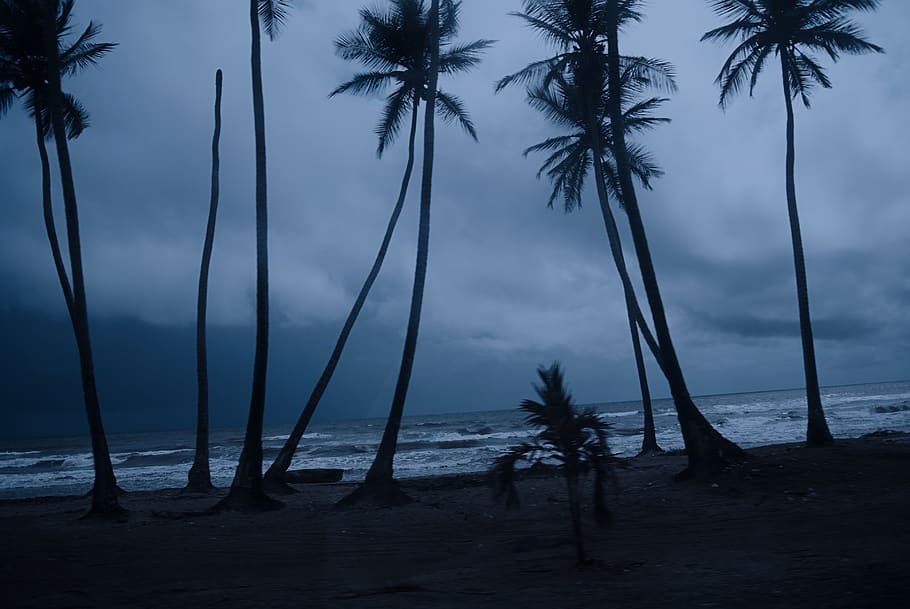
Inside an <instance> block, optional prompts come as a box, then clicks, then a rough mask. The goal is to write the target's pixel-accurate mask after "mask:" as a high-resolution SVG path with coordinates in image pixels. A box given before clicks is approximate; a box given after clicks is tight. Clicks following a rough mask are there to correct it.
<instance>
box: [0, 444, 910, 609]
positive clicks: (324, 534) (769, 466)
mask: <svg viewBox="0 0 910 609" xmlns="http://www.w3.org/2000/svg"><path fill="white" fill-rule="evenodd" d="M750 453H751V454H752V456H753V458H752V460H750V461H749V462H746V463H745V464H743V465H738V466H735V467H731V468H729V469H728V470H727V471H725V472H722V473H721V474H719V475H718V476H716V477H715V478H713V479H711V480H699V481H695V482H685V483H674V482H672V481H671V476H672V474H673V473H675V472H676V471H679V470H680V469H681V468H682V466H683V464H684V461H685V458H684V457H680V456H671V457H668V456H659V457H648V458H637V459H633V460H632V461H630V462H629V464H628V465H629V467H628V468H627V469H623V470H620V471H619V472H618V476H617V477H618V481H617V485H616V487H615V488H614V489H612V491H611V493H610V495H611V508H612V510H613V512H614V516H615V520H616V522H615V525H614V526H613V528H611V529H607V530H598V529H596V528H595V527H594V526H593V525H592V524H590V513H588V514H587V515H586V518H587V519H588V526H587V529H586V530H587V533H588V549H589V554H591V555H592V556H593V557H595V558H597V559H599V561H598V562H597V563H595V564H593V565H590V566H587V567H584V568H577V567H576V565H575V558H574V550H573V546H572V544H571V537H570V529H569V525H568V519H567V518H568V507H567V504H566V502H565V492H564V486H563V483H562V480H561V479H559V478H552V477H548V476H547V475H541V476H536V477H529V478H527V479H525V480H522V481H520V482H519V487H518V488H519V493H520V497H521V499H522V507H521V508H520V509H519V510H513V511H509V512H507V511H506V510H505V509H504V508H503V507H501V506H499V505H496V504H494V503H493V502H492V500H491V495H490V490H489V488H488V487H487V486H486V481H485V479H484V478H483V477H482V476H457V477H447V478H433V479H425V480H413V481H407V482H405V483H403V488H404V489H405V490H406V491H407V492H408V493H409V494H410V495H411V496H412V497H414V498H415V499H416V500H417V501H416V502H415V503H413V504H411V505H408V506H405V507H400V508H387V509H379V508H372V507H359V508H353V509H348V510H345V511H336V510H332V509H331V506H332V504H333V503H334V502H335V501H336V500H337V499H339V498H340V497H342V496H343V495H344V494H346V493H347V492H349V490H350V489H351V488H352V485H351V484H350V483H339V484H325V485H313V486H308V487H302V492H300V493H299V494H297V495H294V496H291V497H285V498H284V499H285V500H286V502H287V507H286V508H284V509H283V510H280V511H277V512H271V513H265V514H239V513H223V514H218V515H214V516H198V517H195V516H183V517H177V516H175V515H171V516H170V517H167V516H166V515H162V514H161V513H160V512H178V511H190V510H202V509H204V508H207V507H209V506H211V505H212V504H213V503H214V502H215V499H213V498H210V497H204V498H185V497H177V494H176V491H159V492H153V493H131V494H129V495H127V496H126V497H124V498H123V504H124V505H125V506H126V507H127V508H128V509H129V510H130V518H129V521H128V522H126V523H121V524H115V523H104V522H96V521H85V520H79V516H80V515H81V514H82V513H83V511H84V510H85V508H86V507H87V500H86V499H83V498H63V499H52V498H46V499H36V500H20V501H6V502H0V532H2V537H0V539H2V548H3V549H2V563H0V564H2V567H0V607H3V608H4V609H5V608H10V609H12V608H20V607H60V608H62V607H70V608H75V607H93V608H106V607H118V608H119V607H123V608H132V607H193V608H206V607H213V608H215V607H217V608H218V609H229V608H234V607H251V608H252V607H256V608H263V609H271V608H283V607H294V608H319V607H331V608H336V607H337V608H341V609H344V608H349V607H371V608H372V607H408V608H419V607H472V608H473V607H497V608H503V607H505V608H508V607H522V608H524V607H545V608H547V609H562V608H573V607H624V608H627V607H628V608H631V607H719V608H733V607H755V608H759V607H761V608H762V609H766V608H777V607H799V608H800V609H806V608H808V607H824V608H834V607H843V608H851V609H856V608H864V607H887V608H898V607H907V606H910V605H908V600H907V599H908V595H907V593H908V592H910V573H908V568H910V557H908V552H910V513H908V508H910V443H908V439H907V438H906V437H905V436H892V437H885V438H867V439H862V440H843V441H840V442H839V443H838V445H837V446H836V447H834V448H830V449H813V450H809V449H805V448H801V447H798V446H797V445H786V446H772V447H765V448H760V449H755V450H752V451H750ZM586 507H587V509H588V510H589V509H590V506H586Z"/></svg>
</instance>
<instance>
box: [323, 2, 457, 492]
mask: <svg viewBox="0 0 910 609" xmlns="http://www.w3.org/2000/svg"><path fill="white" fill-rule="evenodd" d="M440 3H441V4H442V6H443V7H444V9H445V10H443V11H440ZM459 4H460V3H459V2H453V1H451V0H431V3H430V11H429V14H428V16H427V22H428V23H429V28H428V33H429V36H428V38H427V41H428V43H427V45H428V46H429V50H430V52H429V57H428V62H427V66H428V67H427V81H426V96H425V97H424V100H425V103H426V108H425V109H424V124H423V175H422V179H421V184H420V219H419V224H418V234H417V262H416V265H415V268H414V287H413V290H412V292H411V310H410V314H409V317H408V328H407V332H406V333H405V339H404V349H403V351H402V356H401V368H400V369H399V372H398V381H397V383H396V385H395V393H394V395H393V397H392V406H391V408H390V409H389V418H388V420H387V421H386V426H385V429H384V431H383V434H382V440H381V441H380V443H379V450H378V451H377V452H376V457H375V458H374V459H373V463H372V465H371V466H370V469H369V470H368V471H367V475H366V479H365V480H364V482H363V484H361V485H360V486H358V487H357V488H356V489H355V490H354V492H353V493H351V494H350V495H348V496H346V497H344V498H343V499H342V500H341V501H340V502H339V505H350V504H353V503H358V502H360V501H363V500H370V501H373V502H376V503H379V504H383V505H399V504H402V503H407V502H409V501H410V498H409V497H408V496H407V495H405V494H404V492H402V491H401V489H399V488H398V484H397V483H396V481H395V478H394V475H393V469H392V464H393V461H394V459H395V450H396V448H397V445H398V431H399V429H400V428H401V417H402V415H403V413H404V402H405V398H406V397H407V393H408V385H409V383H410V380H411V370H412V369H413V366H414V355H415V353H416V351H417V332H418V330H419V329H420V312H421V309H422V306H423V289H424V285H425V283H426V275H427V257H428V254H429V248H430V201H431V195H432V189H433V152H434V146H435V143H436V137H435V124H434V118H435V110H436V89H437V83H438V82H439V63H440V62H439V60H440V48H439V47H440V32H441V31H442V27H443V26H442V25H441V24H440V21H451V22H452V23H453V24H454V23H455V22H457V16H458V8H459ZM447 27H452V28H453V29H455V28H456V26H455V25H451V26H447Z"/></svg>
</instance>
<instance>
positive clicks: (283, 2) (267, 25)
mask: <svg viewBox="0 0 910 609" xmlns="http://www.w3.org/2000/svg"><path fill="white" fill-rule="evenodd" d="M251 1H255V2H257V4H258V9H257V10H258V13H259V21H260V22H261V23H262V28H263V29H264V30H265V33H266V34H267V35H268V37H269V39H270V40H275V38H277V37H278V33H279V32H280V31H281V28H282V27H283V26H284V24H285V23H287V20H288V12H289V11H290V9H291V7H292V3H291V0H251Z"/></svg>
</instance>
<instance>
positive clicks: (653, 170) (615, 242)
mask: <svg viewBox="0 0 910 609" xmlns="http://www.w3.org/2000/svg"><path fill="white" fill-rule="evenodd" d="M656 68H657V66H655V69H656ZM624 76H625V77H626V83H625V85H624V87H623V93H627V94H628V95H629V96H630V97H631V96H632V94H633V91H637V90H638V89H640V88H641V87H642V85H644V84H646V83H645V82H639V80H640V79H638V78H635V74H634V73H633V71H631V70H627V71H626V74H625V75H624ZM669 76H670V77H671V78H672V75H669ZM605 96H606V93H605V92H604V96H603V97H602V99H603V98H605ZM583 101H584V97H583V95H581V94H580V91H578V88H577V87H575V86H573V85H571V84H570V83H568V82H566V80H565V79H564V78H563V77H562V75H560V76H558V77H557V78H555V79H554V81H553V82H552V83H551V85H550V86H549V87H540V86H539V87H537V88H535V89H532V90H530V91H529V94H528V102H529V103H530V104H531V106H533V107H534V108H536V109H537V110H539V111H540V112H542V113H543V114H544V115H545V116H547V118H549V120H550V121H551V122H553V123H554V124H556V125H557V126H559V127H562V128H564V129H568V130H570V131H571V133H569V134H567V135H562V136H557V137H553V138H549V139H547V140H545V141H543V142H541V143H540V144H537V145H535V146H531V147H530V148H528V149H527V150H525V155H526V156H527V155H528V154H529V153H530V152H538V151H541V152H544V151H545V152H549V153H550V155H549V156H548V157H547V159H546V161H545V162H544V164H543V166H542V167H541V168H540V171H538V173H537V177H538V178H539V177H540V176H541V174H543V173H544V172H546V174H547V176H548V177H549V178H550V180H551V182H552V183H553V191H552V194H551V195H550V200H549V202H548V205H549V206H550V207H552V206H553V203H554V201H555V200H556V199H557V198H559V197H560V195H562V197H563V200H564V209H565V211H566V212H567V213H568V212H571V211H573V210H575V209H576V208H578V207H581V198H582V197H581V195H582V191H583V188H584V182H585V179H586V178H587V176H588V174H589V172H590V169H591V165H592V159H591V154H592V142H593V141H594V138H592V137H591V135H590V133H589V131H588V126H587V120H586V119H585V116H584V111H583V109H584V103H583ZM664 101H665V100H664V99H663V98H657V97H652V98H648V99H645V100H641V101H638V102H637V103H634V104H628V103H626V104H625V105H626V107H627V108H626V110H625V112H624V119H625V127H626V129H627V130H630V131H639V130H644V129H648V128H651V127H653V126H655V125H657V124H660V123H663V122H669V119H665V118H656V117H653V116H651V114H650V112H651V110H653V109H655V108H657V107H659V106H660V104H662V103H663V102H664ZM605 108H606V105H605V104H599V105H598V112H597V114H598V116H599V117H600V123H601V127H600V134H599V138H600V141H601V142H603V143H604V145H603V148H604V152H605V153H607V156H606V157H604V158H603V159H602V160H601V163H602V165H603V173H604V174H605V178H606V183H605V184H603V185H601V187H600V188H598V189H597V192H598V195H600V196H603V195H605V194H606V195H608V196H609V197H612V198H613V199H614V200H616V201H618V202H619V203H620V204H621V203H622V199H621V197H620V195H619V183H618V179H617V172H616V164H615V161H614V158H613V146H612V136H611V135H610V129H609V121H608V120H607V119H606V116H605V112H604V109H605ZM629 153H630V154H629V157H630V162H631V163H632V171H633V172H634V173H635V176H636V177H637V178H638V180H639V182H640V183H641V184H642V186H644V187H645V188H650V187H651V179H652V178H655V177H659V176H660V175H662V174H663V172H662V171H661V170H660V169H659V168H658V167H657V166H656V165H655V164H654V162H653V160H652V159H651V158H650V155H648V154H647V153H646V152H645V151H644V150H643V149H642V148H640V147H634V148H631V149H630V151H629ZM600 203H601V209H602V211H603V216H604V224H605V227H606V229H607V231H606V232H607V238H608V240H609V242H610V250H611V252H612V253H613V259H614V261H615V263H616V267H617V270H618V271H619V274H620V276H621V277H623V278H624V279H623V282H622V283H623V289H624V292H625V297H626V313H627V315H628V321H629V331H630V333H631V336H632V349H633V353H634V356H635V364H636V369H637V371H638V380H639V387H640V389H641V398H642V410H643V412H644V433H643V436H642V446H641V453H643V454H646V453H655V452H661V448H660V446H659V445H658V444H657V434H656V431H655V429H654V413H653V409H652V407H651V394H650V390H649V388H648V377H647V371H646V370H645V362H644V356H643V354H642V349H641V341H640V340H639V327H638V324H637V323H636V321H637V320H636V311H639V308H638V300H637V298H636V296H635V293H634V291H633V290H631V289H628V290H626V286H629V287H630V288H631V281H630V280H629V279H628V270H627V267H626V262H625V256H624V254H623V250H622V243H621V242H620V237H619V231H618V230H617V228H616V221H615V218H614V217H613V213H612V211H611V210H610V206H609V201H601V202H600ZM638 315H640V311H639V313H638ZM642 327H643V330H644V332H645V333H646V334H648V335H650V330H649V329H648V327H647V325H646V324H644V321H643V320H642ZM649 340H650V341H651V343H652V344H653V343H654V339H653V337H650V336H649Z"/></svg>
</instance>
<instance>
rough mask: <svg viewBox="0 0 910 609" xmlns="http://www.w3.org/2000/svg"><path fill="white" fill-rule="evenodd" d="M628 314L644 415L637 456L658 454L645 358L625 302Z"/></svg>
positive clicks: (629, 309)
mask: <svg viewBox="0 0 910 609" xmlns="http://www.w3.org/2000/svg"><path fill="white" fill-rule="evenodd" d="M626 309H627V312H628V314H629V330H630V331H631V332H632V350H633V351H634V353H635V367H636V369H637V370H638V385H639V387H640V388H641V407H642V412H643V413H644V431H643V435H642V439H641V451H639V454H648V453H659V452H663V450H662V449H661V448H660V446H658V444H657V430H656V429H655V428H654V409H653V407H652V406H651V390H650V389H649V388H648V373H647V371H646V370H645V358H644V355H643V354H642V352H641V340H639V338H638V325H637V324H636V323H635V313H634V312H633V311H632V308H631V307H630V306H629V305H628V301H627V302H626Z"/></svg>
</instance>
